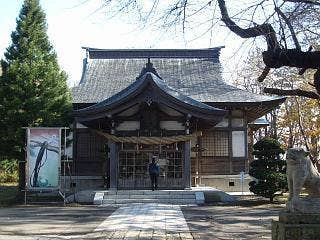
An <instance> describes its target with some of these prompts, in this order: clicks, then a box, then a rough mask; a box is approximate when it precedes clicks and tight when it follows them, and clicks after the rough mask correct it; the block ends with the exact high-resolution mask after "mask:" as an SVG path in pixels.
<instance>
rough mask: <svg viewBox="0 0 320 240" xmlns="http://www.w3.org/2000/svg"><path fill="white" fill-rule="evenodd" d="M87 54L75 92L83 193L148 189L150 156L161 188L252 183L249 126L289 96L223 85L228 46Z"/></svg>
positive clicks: (77, 164) (76, 171)
mask: <svg viewBox="0 0 320 240" xmlns="http://www.w3.org/2000/svg"><path fill="white" fill-rule="evenodd" d="M85 50H86V53H87V57H86V59H85V60H84V66H83V74H82V78H81V81H80V83H79V85H78V86H76V87H74V88H73V89H72V95H73V107H74V111H73V116H74V119H75V122H74V132H73V137H74V140H73V149H74V150H73V166H72V171H73V175H74V177H75V179H76V180H77V182H76V184H77V185H78V187H79V188H82V189H84V188H91V189H93V188H97V189H98V188H105V189H150V178H149V174H148V164H149V162H150V161H151V158H152V156H156V158H157V161H158V164H159V166H160V170H161V171H160V176H159V188H160V189H188V188H190V187H192V186H212V187H216V188H219V189H221V190H224V191H239V189H240V185H239V174H240V172H244V173H245V176H246V179H247V180H248V181H249V180H250V179H249V177H248V176H247V173H248V167H249V159H250V158H249V154H248V152H250V151H248V150H250V144H252V142H251V141H250V137H248V135H249V130H250V129H249V127H248V126H253V128H257V126H256V125H255V124H254V122H255V120H257V119H259V118H260V117H262V116H264V115H265V114H266V113H268V112H269V111H271V110H272V109H275V108H277V107H278V106H279V105H280V104H281V103H282V102H284V101H285V98H280V97H274V96H266V95H258V94H254V93H250V92H248V91H245V90H242V89H239V88H237V87H234V86H231V85H229V84H227V83H226V82H224V81H223V79H222V74H221V71H222V69H221V68H222V67H221V64H220V62H219V55H220V50H221V47H217V48H209V49H121V50H108V49H94V48H86V49H85ZM246 185H247V183H246Z"/></svg>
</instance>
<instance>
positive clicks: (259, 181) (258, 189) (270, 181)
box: [249, 138, 287, 202]
mask: <svg viewBox="0 0 320 240" xmlns="http://www.w3.org/2000/svg"><path fill="white" fill-rule="evenodd" d="M253 149H254V151H253V155H254V156H255V157H256V158H257V160H255V161H252V162H251V163H250V168H249V174H250V176H252V177H254V178H255V180H254V181H251V182H250V183H249V186H250V188H249V190H250V191H251V192H253V193H255V194H257V195H259V196H262V197H266V198H269V199H270V202H272V201H273V198H274V197H275V196H276V193H277V192H283V191H286V189H287V178H286V162H285V161H284V160H282V159H281V158H280V154H283V153H284V150H283V149H282V148H281V146H280V144H279V142H278V141H277V140H275V139H272V138H264V139H262V140H260V141H258V142H257V143H256V144H254V145H253Z"/></svg>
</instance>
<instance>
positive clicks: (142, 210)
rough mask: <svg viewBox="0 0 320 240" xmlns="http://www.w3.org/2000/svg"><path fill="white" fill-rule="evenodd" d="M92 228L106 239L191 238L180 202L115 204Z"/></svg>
mask: <svg viewBox="0 0 320 240" xmlns="http://www.w3.org/2000/svg"><path fill="white" fill-rule="evenodd" d="M95 232H101V233H104V234H105V233H111V232H112V235H109V236H108V237H109V238H110V239H193V237H192V235H191V234H190V231H189V228H188V225H187V222H186V220H185V218H184V216H183V213H182V211H181V209H180V206H177V205H171V204H157V203H149V204H129V205H124V206H122V207H120V208H118V209H117V210H116V211H115V212H114V213H113V214H112V215H110V216H109V217H107V218H106V220H105V221H103V222H102V223H101V224H100V225H99V226H98V227H97V228H96V229H95Z"/></svg>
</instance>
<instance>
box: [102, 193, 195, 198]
mask: <svg viewBox="0 0 320 240" xmlns="http://www.w3.org/2000/svg"><path fill="white" fill-rule="evenodd" d="M122 198H127V199H129V198H136V199H144V198H147V199H195V194H194V193H192V194H175V195H171V194H168V195H163V194H161V195H157V194H154V195H151V194H148V195H136V194H123V195H121V194H114V195H111V194H109V195H104V196H103V199H122Z"/></svg>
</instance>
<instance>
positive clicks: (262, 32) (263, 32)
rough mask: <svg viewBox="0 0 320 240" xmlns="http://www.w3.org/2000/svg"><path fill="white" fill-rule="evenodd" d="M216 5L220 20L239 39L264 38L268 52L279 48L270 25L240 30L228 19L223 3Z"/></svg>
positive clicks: (220, 0) (222, 0) (219, 2)
mask: <svg viewBox="0 0 320 240" xmlns="http://www.w3.org/2000/svg"><path fill="white" fill-rule="evenodd" d="M218 4H219V8H220V12H221V17H222V18H221V20H222V21H223V22H224V23H225V24H226V26H227V27H228V28H229V29H230V30H231V31H232V32H234V33H235V34H237V35H238V36H240V37H241V38H254V37H258V36H264V37H265V38H266V41H267V46H268V51H274V50H275V49H278V48H279V43H278V40H277V37H276V32H275V31H274V29H273V27H272V26H271V25H270V24H268V23H265V24H261V25H257V26H255V27H251V28H241V27H239V26H238V25H237V24H236V23H235V22H234V21H233V20H231V18H230V17H229V13H228V10H227V7H226V3H225V1H224V0H218Z"/></svg>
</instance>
